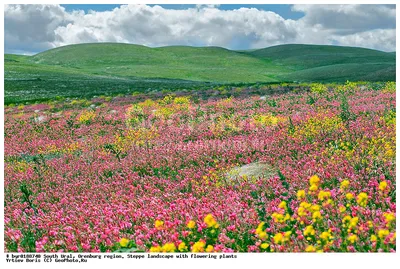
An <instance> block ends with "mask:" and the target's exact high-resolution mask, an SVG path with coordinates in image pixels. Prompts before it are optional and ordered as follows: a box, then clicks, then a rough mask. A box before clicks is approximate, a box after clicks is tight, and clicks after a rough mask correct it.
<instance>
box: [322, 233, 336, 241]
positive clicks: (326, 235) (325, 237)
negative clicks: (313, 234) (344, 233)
mask: <svg viewBox="0 0 400 269" xmlns="http://www.w3.org/2000/svg"><path fill="white" fill-rule="evenodd" d="M320 237H321V239H322V240H324V241H330V240H332V239H333V236H332V235H331V233H330V232H323V233H322V234H321V235H320Z"/></svg>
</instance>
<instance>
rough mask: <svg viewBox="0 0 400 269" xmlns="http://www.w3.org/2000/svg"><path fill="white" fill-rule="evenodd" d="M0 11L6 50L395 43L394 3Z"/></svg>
mask: <svg viewBox="0 0 400 269" xmlns="http://www.w3.org/2000/svg"><path fill="white" fill-rule="evenodd" d="M4 16H5V21H4V28H5V29H4V35H5V37H4V38H5V43H4V44H5V52H6V53H20V54H34V53H37V52H41V51H44V50H47V49H50V48H54V47H59V46H64V45H68V44H76V43H88V42H123V43H134V44H141V45H146V46H150V47H159V46H167V45H189V46H221V47H225V48H229V49H254V48H263V47H268V46H273V45H278V44H288V43H292V44H293V43H304V44H333V45H342V46H357V47H366V48H372V49H378V50H383V51H394V50H395V48H396V7H395V5H213V6H210V5H209V6H207V5H201V6H199V5H6V6H5V14H4Z"/></svg>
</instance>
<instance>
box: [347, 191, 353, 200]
mask: <svg viewBox="0 0 400 269" xmlns="http://www.w3.org/2000/svg"><path fill="white" fill-rule="evenodd" d="M346 198H347V200H351V199H353V198H354V195H353V194H352V193H350V192H348V193H346Z"/></svg>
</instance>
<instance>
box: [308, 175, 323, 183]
mask: <svg viewBox="0 0 400 269" xmlns="http://www.w3.org/2000/svg"><path fill="white" fill-rule="evenodd" d="M320 181H321V179H320V178H319V177H318V176H317V175H313V176H312V177H311V178H310V185H318V184H319V182H320Z"/></svg>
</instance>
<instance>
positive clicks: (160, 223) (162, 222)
mask: <svg viewBox="0 0 400 269" xmlns="http://www.w3.org/2000/svg"><path fill="white" fill-rule="evenodd" d="M163 225H164V221H162V220H156V222H155V223H154V226H155V227H156V228H157V229H161V228H162V226H163Z"/></svg>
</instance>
